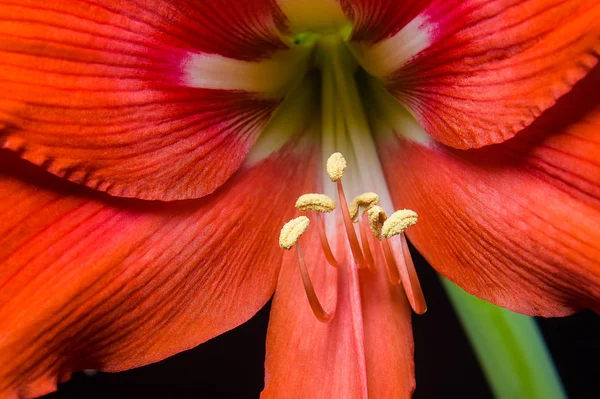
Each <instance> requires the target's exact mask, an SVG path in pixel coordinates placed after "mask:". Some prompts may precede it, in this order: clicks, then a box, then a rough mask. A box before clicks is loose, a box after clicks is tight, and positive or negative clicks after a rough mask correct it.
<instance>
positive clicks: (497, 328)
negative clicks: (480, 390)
mask: <svg viewBox="0 0 600 399" xmlns="http://www.w3.org/2000/svg"><path fill="white" fill-rule="evenodd" d="M441 279H442V283H443V284H444V287H445V288H446V292H447V293H448V295H449V296H450V300H451V301H452V304H453V305H454V309H455V310H456V312H457V313H458V316H459V318H460V321H461V323H462V325H463V328H464V329H465V331H466V332H467V335H468V337H469V339H470V341H471V345H472V346H473V349H474V350H475V353H476V355H477V358H478V359H479V363H480V365H481V367H482V368H483V371H484V374H485V376H486V378H487V380H488V383H489V384H490V387H491V389H492V391H493V393H494V396H495V397H496V398H499V399H514V398H527V399H538V398H539V399H562V398H566V394H565V391H564V389H563V387H562V383H561V381H560V377H559V376H558V373H557V372H556V369H555V368H554V364H553V362H552V358H551V357H550V354H549V353H548V349H547V347H546V344H545V342H544V338H543V337H542V335H541V334H540V331H539V329H538V327H537V324H536V322H535V320H534V319H533V318H531V317H528V316H524V315H521V314H517V313H514V312H511V311H509V310H506V309H503V308H500V307H498V306H496V305H493V304H491V303H489V302H487V301H484V300H482V299H479V298H477V297H474V296H473V295H469V294H467V293H466V292H465V291H463V290H462V289H461V288H460V287H458V286H456V285H455V284H453V283H452V282H450V281H449V280H446V279H444V278H443V277H442V278H441Z"/></svg>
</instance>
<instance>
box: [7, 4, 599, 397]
mask: <svg viewBox="0 0 600 399" xmlns="http://www.w3.org/2000/svg"><path fill="white" fill-rule="evenodd" d="M599 18H600V5H599V4H598V2H596V1H593V0H589V1H585V0H582V1H577V0H567V1H564V0H562V1H552V0H544V1H542V0H525V1H522V0H521V1H516V0H515V1H512V0H496V1H493V0H492V1H490V0H488V1H476V0H467V1H464V0H461V1H448V0H445V1H442V0H440V1H437V0H430V1H368V0H339V2H337V1H333V0H321V1H317V0H305V1H303V0H297V1H291V0H279V1H275V0H247V1H230V2H225V1H208V0H207V1H200V0H197V1H192V0H178V1H175V0H173V1H158V0H145V1H141V0H140V1H136V0H132V1H124V0H112V1H108V0H106V1H101V0H87V1H83V0H82V1H79V0H70V1H41V0H30V1H24V0H23V1H4V0H3V1H0V81H1V83H0V88H1V90H0V143H1V144H2V147H4V150H2V151H3V152H1V158H0V176H1V178H0V179H1V180H0V198H1V201H0V204H1V205H0V206H1V211H0V212H1V214H2V219H1V223H0V241H1V243H0V259H1V262H2V265H1V267H0V286H1V288H0V397H3V398H15V397H34V396H39V395H42V394H45V393H47V392H49V391H52V390H54V389H55V388H56V384H57V382H60V381H64V380H66V379H68V378H69V376H70V375H71V373H72V372H73V371H76V370H80V369H86V368H90V369H100V370H108V371H118V370H124V369H128V368H132V367H137V366H141V365H144V364H147V363H150V362H155V361H158V360H160V359H163V358H165V357H167V356H170V355H172V354H175V353H177V352H179V351H182V350H185V349H188V348H191V347H193V346H196V345H198V344H199V343H201V342H203V341H206V340H208V339H210V338H212V337H214V336H216V335H218V334H220V333H222V332H224V331H226V330H229V329H231V328H233V327H235V326H237V325H239V324H241V323H243V322H244V321H246V320H247V319H248V318H250V317H251V316H252V315H253V314H254V313H255V312H256V311H257V310H258V309H259V308H261V307H262V306H263V305H264V304H265V303H266V302H267V301H268V299H269V298H270V297H271V295H272V294H273V292H274V290H275V288H276V287H277V290H276V294H275V298H274V302H273V308H272V313H271V320H270V326H269V333H268V342H267V359H266V386H265V391H264V393H263V394H264V396H265V397H287V396H294V397H303V398H306V397H335V398H353V397H362V398H364V397H367V396H369V397H373V398H382V397H394V398H395V397H407V396H410V394H411V392H412V391H413V389H414V376H413V375H414V370H413V361H412V357H413V342H412V335H411V323H410V316H411V310H410V304H412V305H413V307H414V308H415V309H416V310H417V311H418V312H422V311H424V299H423V298H422V297H421V295H420V289H419V285H418V280H417V278H416V274H415V273H414V270H412V268H411V265H410V258H409V254H408V253H407V252H406V250H405V239H404V236H403V234H399V235H397V236H395V237H392V238H389V241H387V240H388V239H387V238H385V237H384V238H383V239H382V240H381V241H380V240H378V239H377V238H376V237H374V235H372V234H371V235H369V234H370V233H369V232H368V231H367V230H365V229H363V230H364V231H365V232H366V233H365V234H362V233H363V231H361V228H360V226H361V222H359V223H351V222H352V221H349V220H348V219H347V218H346V216H349V215H347V214H346V213H347V212H348V209H347V208H346V206H344V203H343V202H344V201H343V197H341V196H340V197H338V196H337V191H336V184H337V183H332V182H331V181H330V180H329V177H328V176H327V175H326V174H325V173H324V167H325V165H324V164H325V160H326V159H327V158H328V157H329V156H330V155H331V154H332V153H336V152H340V153H342V154H343V155H344V156H345V158H346V161H347V168H346V170H344V171H343V172H344V174H343V177H342V181H343V187H344V190H345V195H347V198H348V201H351V199H352V198H354V197H355V196H357V195H360V194H362V193H370V192H374V193H377V195H378V196H379V205H380V206H381V209H382V210H384V211H385V212H387V213H388V214H391V213H392V211H394V210H395V209H410V210H412V211H414V212H416V214H418V223H417V224H416V225H414V226H412V227H409V228H408V229H407V230H406V233H407V234H408V237H409V239H410V240H411V241H412V242H413V243H414V244H415V246H416V247H417V248H418V250H419V251H421V252H422V253H423V255H424V256H425V257H426V258H427V259H428V261H429V262H430V263H431V264H432V265H433V267H435V268H436V269H437V270H438V271H439V272H440V273H442V274H443V275H444V276H446V277H448V278H449V279H451V280H452V281H454V282H456V283H457V284H459V285H460V286H462V287H463V288H464V289H465V290H467V291H468V292H470V293H473V294H475V295H477V296H479V297H481V298H484V299H487V300H489V301H492V302H494V303H496V304H498V305H501V306H504V307H507V308H509V309H512V310H515V311H518V312H521V313H525V314H529V315H544V316H561V315H566V314H569V313H572V312H574V311H577V310H579V309H582V308H592V309H594V310H595V311H599V310H600V305H599V303H600V264H599V263H600V262H599V261H600V246H599V244H598V243H600V228H599V226H600V163H599V159H600V135H599V132H598V125H599V123H600V109H599V108H598V106H597V105H598V90H599V74H598V71H597V70H594V69H593V68H594V66H595V65H596V63H597V59H598V58H597V57H598V50H599V49H600V25H598V20H599ZM578 82H579V83H578ZM306 193H319V194H326V195H328V196H329V197H330V198H331V199H333V200H334V201H335V202H336V210H335V211H334V212H333V213H332V216H328V217H327V218H325V219H324V226H322V227H324V229H323V230H324V233H325V234H326V235H327V238H328V242H329V243H330V245H331V249H332V254H333V255H334V257H335V261H336V262H337V265H336V266H337V267H332V266H331V265H329V264H328V262H327V258H326V252H324V250H325V249H324V247H323V245H322V242H321V238H322V236H321V235H320V233H319V228H318V227H319V226H321V225H320V222H319V220H320V217H318V216H316V214H315V213H314V212H311V213H309V217H310V219H309V220H311V224H310V226H309V228H308V230H307V232H306V233H305V235H304V236H302V237H301V238H300V239H299V241H298V243H299V244H300V245H301V248H302V252H301V253H302V255H303V260H304V262H305V265H306V270H304V271H305V272H306V273H305V275H306V274H307V275H308V276H310V278H311V280H312V287H313V289H314V290H315V292H314V293H311V292H308V293H309V296H308V298H311V299H312V300H314V299H320V304H321V305H322V308H323V311H324V312H328V311H332V309H333V308H332V306H333V305H334V304H335V314H333V315H329V316H327V317H321V319H323V320H322V321H320V320H318V319H317V317H315V313H314V312H313V309H316V308H315V306H313V307H311V306H310V305H309V302H308V301H307V295H306V294H307V293H306V290H305V285H304V284H303V281H302V278H301V276H300V272H299V271H298V270H299V266H298V258H297V254H296V253H295V251H290V252H286V251H284V250H282V249H281V248H279V246H278V243H277V240H278V238H279V235H280V229H281V227H282V226H283V225H284V223H285V222H286V221H288V220H291V219H292V218H294V217H297V216H299V215H300V213H299V211H297V210H296V209H295V208H294V204H295V203H296V200H297V199H298V197H300V196H301V195H302V194H306ZM369 206H370V205H367V207H369ZM363 208H365V207H363ZM363 210H364V209H362V208H361V209H359V214H358V216H357V221H360V220H366V219H361V216H360V215H361V212H362V211H363ZM372 213H373V212H372ZM344 215H345V216H344ZM366 217H368V214H367V215H366ZM381 221H383V219H381ZM315 222H316V223H315ZM347 222H350V223H349V224H348V223H347ZM365 223H366V222H365ZM411 223H412V222H411ZM409 224H410V223H409ZM376 226H377V224H376ZM363 227H364V226H363ZM379 227H381V226H379ZM401 230H402V229H400V230H398V231H401ZM357 232H358V234H357ZM359 240H366V241H364V242H360V241H359ZM367 242H369V243H370V244H369V245H370V246H371V248H372V253H371V258H369V257H368V256H367V253H366V248H369V246H368V245H366V244H367ZM298 243H297V244H298ZM382 243H383V246H386V245H387V246H388V247H389V248H388V249H389V251H387V252H384V251H383V249H382ZM357 246H358V247H357ZM386 254H387V255H389V254H391V255H393V256H388V257H387V258H388V259H385V258H386ZM361 258H362V261H361ZM386 261H389V263H388V262H386ZM361 263H363V265H365V266H369V267H365V268H361V269H359V268H358V266H361ZM390 264H392V265H393V264H396V268H394V267H389V266H390ZM388 273H390V275H389V276H388ZM307 287H309V286H307Z"/></svg>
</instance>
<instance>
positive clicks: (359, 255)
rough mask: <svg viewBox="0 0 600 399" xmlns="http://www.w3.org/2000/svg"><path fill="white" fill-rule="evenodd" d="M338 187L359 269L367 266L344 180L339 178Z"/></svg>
mask: <svg viewBox="0 0 600 399" xmlns="http://www.w3.org/2000/svg"><path fill="white" fill-rule="evenodd" d="M336 183H337V189H338V197H339V200H340V207H341V208H342V209H341V211H342V219H344V226H345V227H346V234H347V235H348V242H349V243H350V249H351V250H352V255H353V256H354V259H355V260H356V263H357V264H358V268H359V269H363V268H365V266H366V265H365V259H364V257H363V254H362V251H361V249H360V244H359V243H358V238H357V237H356V232H355V231H354V225H353V223H352V219H350V213H349V211H348V203H347V202H346V196H345V194H344V188H343V187H342V180H341V179H340V180H338V181H337V182H336Z"/></svg>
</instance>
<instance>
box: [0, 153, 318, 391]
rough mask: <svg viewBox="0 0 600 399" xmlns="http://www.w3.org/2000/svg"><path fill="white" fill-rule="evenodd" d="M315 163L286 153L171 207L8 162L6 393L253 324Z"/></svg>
mask: <svg viewBox="0 0 600 399" xmlns="http://www.w3.org/2000/svg"><path fill="white" fill-rule="evenodd" d="M310 164H311V160H310V159H309V158H307V157H306V154H305V152H299V151H298V149H297V148H296V147H294V146H291V145H286V146H284V147H283V148H281V149H280V150H279V151H278V152H277V153H275V154H273V155H272V156H270V157H268V158H266V159H264V160H263V161H261V162H258V163H256V164H255V165H254V166H252V167H242V168H241V169H240V170H238V171H237V172H236V174H234V176H233V177H232V178H231V179H230V180H229V181H228V182H227V183H226V184H225V185H223V186H222V187H221V188H219V190H218V191H217V192H215V193H214V194H212V195H210V196H207V197H205V198H203V199H200V200H193V201H178V202H169V203H162V202H146V201H140V200H136V199H120V198H114V197H110V196H108V195H106V194H103V193H98V192H95V191H92V190H90V189H87V188H84V187H80V186H76V185H73V184H72V183H69V182H65V181H63V180H60V179H58V178H56V177H54V176H51V175H48V174H47V173H46V172H43V171H40V170H39V169H38V168H36V167H34V166H32V165H29V164H27V163H26V162H25V161H23V160H20V159H18V158H17V157H16V156H15V155H13V154H10V153H9V154H8V155H7V154H6V153H2V157H1V158H0V204H1V205H0V214H1V220H2V221H1V222H0V287H1V288H0V331H2V334H0V359H4V360H3V361H2V362H0V397H9V398H13V397H34V396H40V395H43V394H45V393H47V392H50V391H52V390H54V389H56V383H57V381H64V380H66V379H68V378H69V376H70V374H71V372H73V371H76V370H81V369H88V368H89V369H100V370H108V371H118V370H123V369H128V368H132V367H137V366H141V365H144V364H147V363H151V362H155V361H158V360H161V359H163V358H165V357H168V356H170V355H173V354H175V353H177V352H179V351H182V350H185V349H188V348H191V347H193V346H196V345H198V344H199V343H201V342H203V341H206V340H208V339H210V338H212V337H214V336H216V335H218V334H220V333H222V332H224V331H226V330H229V329H231V328H233V327H235V326H237V325H239V324H241V323H243V322H244V321H246V320H247V319H249V318H250V317H251V316H252V315H253V314H254V313H255V312H256V311H257V310H258V309H260V308H261V307H262V306H263V305H264V304H265V302H266V301H267V300H268V299H269V297H270V296H271V294H272V293H273V290H274V288H275V283H276V279H277V274H278V270H279V267H280V263H281V260H282V255H283V254H282V251H281V249H280V248H279V247H278V245H277V237H278V235H279V229H280V228H281V225H282V224H283V222H284V221H285V220H286V219H287V218H289V217H291V214H292V213H293V212H294V209H293V204H294V202H295V200H296V198H297V197H298V195H300V194H301V193H303V192H305V187H304V184H303V181H302V179H298V175H301V172H302V171H304V170H305V169H306V168H307V167H308V166H309V165H310ZM275 204H291V206H290V207H289V208H288V209H289V211H286V209H285V208H282V207H281V206H275Z"/></svg>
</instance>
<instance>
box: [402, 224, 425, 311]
mask: <svg viewBox="0 0 600 399" xmlns="http://www.w3.org/2000/svg"><path fill="white" fill-rule="evenodd" d="M400 242H401V243H402V255H403V256H404V263H405V264H406V271H407V274H408V279H409V281H410V288H411V290H412V298H411V297H410V296H409V299H412V300H410V301H409V302H410V304H411V306H412V308H413V310H414V311H415V313H416V314H423V313H425V312H426V311H427V303H426V302H425V296H424V295H423V289H422V288H421V283H420V282H419V276H417V271H416V270H415V265H414V263H413V261H412V256H410V250H409V249H408V243H407V242H406V236H405V234H404V233H402V234H400ZM405 291H408V290H405Z"/></svg>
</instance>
